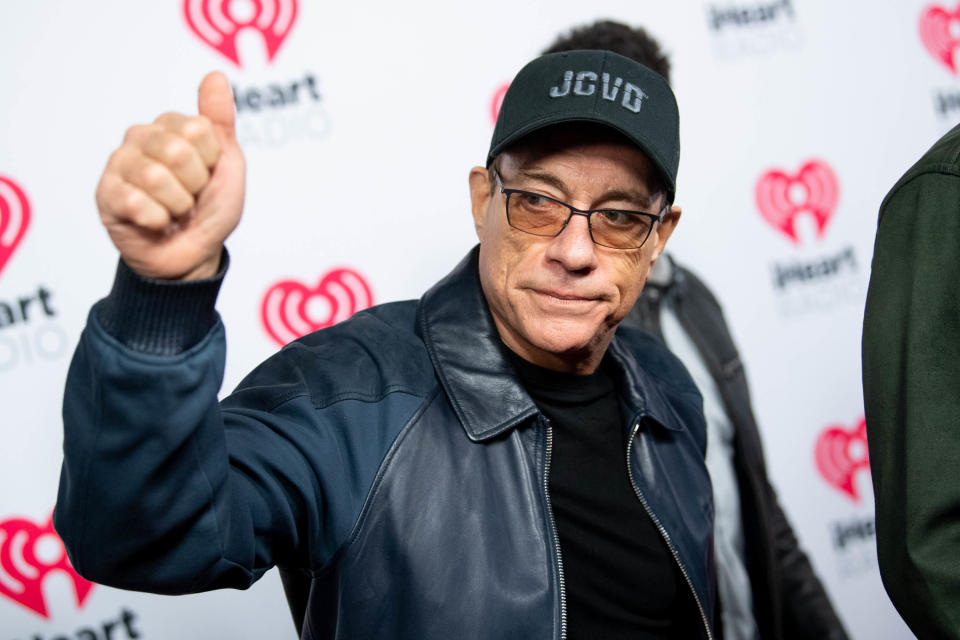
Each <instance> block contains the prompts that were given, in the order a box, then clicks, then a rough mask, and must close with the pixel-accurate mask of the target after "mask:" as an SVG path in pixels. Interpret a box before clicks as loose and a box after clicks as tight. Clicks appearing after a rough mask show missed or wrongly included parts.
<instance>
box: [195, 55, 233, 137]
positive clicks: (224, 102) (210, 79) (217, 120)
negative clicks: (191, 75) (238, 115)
mask: <svg viewBox="0 0 960 640" xmlns="http://www.w3.org/2000/svg"><path fill="white" fill-rule="evenodd" d="M197 108H198V110H199V112H200V115H202V116H206V117H207V119H208V120H210V122H211V123H212V124H213V128H214V130H215V131H216V133H217V137H218V138H220V141H221V142H235V141H236V132H235V130H234V122H235V115H234V110H233V91H232V90H231V89H230V82H229V81H228V80H227V77H226V76H225V75H223V74H222V73H220V72H219V71H213V72H211V73H208V74H207V75H206V76H204V78H203V81H202V82H201V83H200V89H199V91H198V92H197Z"/></svg>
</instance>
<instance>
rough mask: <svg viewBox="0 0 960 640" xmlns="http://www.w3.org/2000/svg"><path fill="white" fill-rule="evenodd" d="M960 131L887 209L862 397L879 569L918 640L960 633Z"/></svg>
mask: <svg viewBox="0 0 960 640" xmlns="http://www.w3.org/2000/svg"><path fill="white" fill-rule="evenodd" d="M958 158H960V126H957V127H954V128H953V129H952V130H951V131H950V132H948V133H947V134H946V135H945V136H943V137H942V138H941V139H940V140H938V141H937V142H936V144H934V145H933V146H932V147H931V148H930V149H929V151H927V153H926V154H924V155H923V157H922V158H920V160H918V161H917V163H916V164H914V165H913V166H912V167H911V168H910V169H909V170H908V171H907V172H906V173H905V174H904V175H903V177H902V178H900V180H899V181H897V183H896V184H895V185H894V186H893V188H892V189H891V190H890V193H888V194H887V197H886V198H884V200H883V203H882V204H881V205H880V216H879V221H878V223H877V238H876V242H875V245H874V250H873V269H872V271H871V273H870V287H869V289H868V290H867V304H866V309H865V311H864V316H863V400H864V408H865V411H866V422H867V436H868V444H869V447H870V467H871V474H872V476H873V488H874V495H875V500H876V511H877V556H878V558H879V561H880V576H881V577H882V578H883V585H884V587H885V588H886V590H887V593H888V594H889V595H890V600H892V601H893V604H894V605H895V606H896V607H897V611H899V612H900V615H901V616H903V619H904V620H905V621H906V623H907V624H908V625H909V626H910V629H911V630H912V631H913V632H914V633H915V634H917V637H918V638H924V639H926V638H944V639H947V638H953V639H956V638H960V482H958V481H957V471H956V469H957V464H958V462H960V430H958V428H957V416H958V415H960V296H958V295H957V282H958V280H960V245H958V239H960V216H958V215H957V209H958V206H960V162H958Z"/></svg>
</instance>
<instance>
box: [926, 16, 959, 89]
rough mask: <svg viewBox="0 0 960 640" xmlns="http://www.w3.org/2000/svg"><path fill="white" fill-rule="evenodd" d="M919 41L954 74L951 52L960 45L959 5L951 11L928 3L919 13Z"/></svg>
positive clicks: (954, 65)
mask: <svg viewBox="0 0 960 640" xmlns="http://www.w3.org/2000/svg"><path fill="white" fill-rule="evenodd" d="M919 26H920V41H921V42H923V46H924V47H926V49H927V51H928V52H929V53H930V55H932V56H933V57H934V59H935V60H937V61H939V62H941V63H943V65H944V66H945V67H947V68H948V69H950V73H953V74H954V75H956V73H957V66H956V64H955V63H954V61H953V52H954V50H955V49H956V48H957V45H960V6H957V8H956V10H954V12H953V13H950V12H949V11H947V10H946V9H944V8H943V7H940V6H937V5H930V6H928V7H927V8H926V9H924V10H923V13H921V14H920V25H919Z"/></svg>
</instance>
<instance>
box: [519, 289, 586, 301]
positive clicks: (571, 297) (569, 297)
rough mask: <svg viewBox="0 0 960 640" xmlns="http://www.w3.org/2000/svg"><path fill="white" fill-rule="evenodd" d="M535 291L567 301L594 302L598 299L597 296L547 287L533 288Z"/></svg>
mask: <svg viewBox="0 0 960 640" xmlns="http://www.w3.org/2000/svg"><path fill="white" fill-rule="evenodd" d="M534 291H535V292H537V293H539V294H540V295H543V296H548V297H550V298H555V299H557V300H563V301H567V302H594V301H596V300H599V299H600V298H599V296H584V295H578V294H576V293H566V292H563V291H552V290H549V289H534Z"/></svg>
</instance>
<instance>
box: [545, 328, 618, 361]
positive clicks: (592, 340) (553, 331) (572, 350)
mask: <svg viewBox="0 0 960 640" xmlns="http://www.w3.org/2000/svg"><path fill="white" fill-rule="evenodd" d="M569 325H570V323H560V324H559V325H554V326H543V325H540V326H537V327H533V331H532V332H530V333H529V334H528V336H529V338H528V339H529V340H530V342H531V344H533V345H534V346H536V347H537V348H539V349H542V350H543V351H546V352H548V353H552V354H554V355H557V356H563V357H564V358H565V359H567V358H569V357H572V356H576V355H577V354H584V355H588V354H590V353H592V352H593V351H594V350H595V349H597V345H599V344H601V343H602V339H601V334H602V332H601V331H600V330H599V329H598V328H597V327H596V326H595V325H590V326H582V325H579V323H575V326H569Z"/></svg>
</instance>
